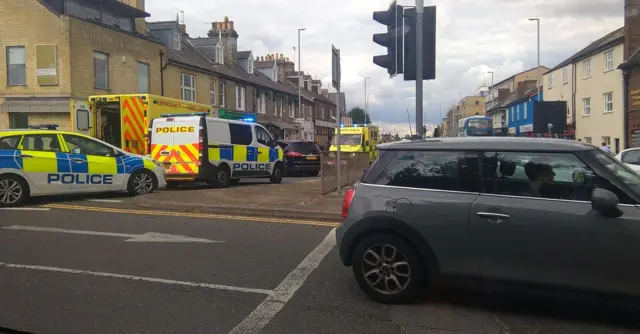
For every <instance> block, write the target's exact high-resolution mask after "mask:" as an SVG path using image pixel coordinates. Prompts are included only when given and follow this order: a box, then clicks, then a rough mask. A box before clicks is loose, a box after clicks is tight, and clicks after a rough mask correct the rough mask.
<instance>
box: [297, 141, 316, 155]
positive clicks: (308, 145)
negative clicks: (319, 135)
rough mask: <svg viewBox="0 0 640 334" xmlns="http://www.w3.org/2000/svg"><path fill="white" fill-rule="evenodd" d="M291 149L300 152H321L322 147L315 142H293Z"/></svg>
mask: <svg viewBox="0 0 640 334" xmlns="http://www.w3.org/2000/svg"><path fill="white" fill-rule="evenodd" d="M289 149H290V150H293V151H296V152H300V153H316V154H317V153H320V148H319V147H318V145H316V143H313V142H293V143H291V144H290V145H289Z"/></svg>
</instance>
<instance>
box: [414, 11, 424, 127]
mask: <svg viewBox="0 0 640 334" xmlns="http://www.w3.org/2000/svg"><path fill="white" fill-rule="evenodd" d="M423 15H424V0H416V132H417V135H419V136H420V137H424V135H425V134H424V131H423V128H422V123H423V120H422V116H423V114H422V104H423V102H422V66H423V63H422V62H423V59H422V56H423V55H422V53H423V49H422V43H423V36H422V35H423V33H424V32H423V31H422V16H423Z"/></svg>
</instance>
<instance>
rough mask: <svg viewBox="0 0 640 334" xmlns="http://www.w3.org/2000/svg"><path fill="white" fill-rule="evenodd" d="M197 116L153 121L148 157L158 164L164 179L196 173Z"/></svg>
mask: <svg viewBox="0 0 640 334" xmlns="http://www.w3.org/2000/svg"><path fill="white" fill-rule="evenodd" d="M199 130H200V117H198V116H193V117H179V116H178V117H166V118H157V119H155V120H153V126H152V128H151V157H152V158H153V159H156V160H158V161H160V162H161V163H162V164H163V165H164V167H165V169H166V170H167V177H170V176H171V175H174V176H180V175H181V176H189V177H195V175H196V174H198V169H199V166H198V165H199V160H200V150H199V148H200V147H199V146H200V144H199V132H200V131H199Z"/></svg>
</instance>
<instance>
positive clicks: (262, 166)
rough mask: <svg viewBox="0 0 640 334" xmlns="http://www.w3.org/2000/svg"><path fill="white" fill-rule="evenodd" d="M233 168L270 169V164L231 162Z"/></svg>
mask: <svg viewBox="0 0 640 334" xmlns="http://www.w3.org/2000/svg"><path fill="white" fill-rule="evenodd" d="M233 169H241V170H270V169H271V164H249V163H243V164H233Z"/></svg>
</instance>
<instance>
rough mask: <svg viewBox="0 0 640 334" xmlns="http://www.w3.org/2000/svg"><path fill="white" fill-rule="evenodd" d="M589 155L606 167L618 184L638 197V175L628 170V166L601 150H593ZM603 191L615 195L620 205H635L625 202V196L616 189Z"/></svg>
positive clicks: (639, 176) (639, 188) (639, 183)
mask: <svg viewBox="0 0 640 334" xmlns="http://www.w3.org/2000/svg"><path fill="white" fill-rule="evenodd" d="M589 154H591V155H593V156H594V157H595V158H596V159H597V160H598V162H599V163H601V164H602V165H604V166H605V167H607V168H608V169H609V170H610V171H611V172H612V173H613V175H614V176H615V177H616V178H617V179H618V180H619V181H620V183H622V184H625V185H626V186H628V187H629V188H631V190H632V191H633V192H635V194H636V195H640V175H639V174H638V173H636V172H634V171H633V170H632V169H631V168H629V167H628V166H626V165H625V164H623V163H621V162H620V161H618V160H617V159H615V158H613V157H612V156H611V155H609V154H608V153H605V152H604V151H602V150H594V151H592V152H589ZM610 187H613V186H612V185H611V186H610ZM605 189H608V190H611V191H613V192H614V193H615V194H616V195H618V198H619V200H620V203H623V204H635V202H633V201H631V202H630V203H629V200H627V196H626V194H624V192H622V191H620V190H618V189H617V187H614V188H613V189H610V188H609V187H605Z"/></svg>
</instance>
